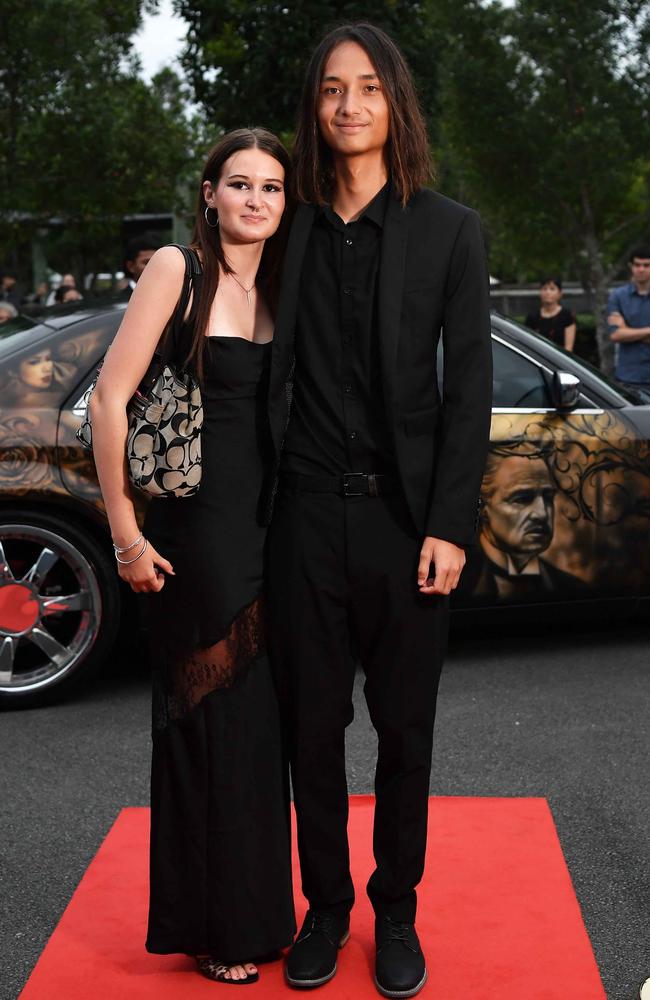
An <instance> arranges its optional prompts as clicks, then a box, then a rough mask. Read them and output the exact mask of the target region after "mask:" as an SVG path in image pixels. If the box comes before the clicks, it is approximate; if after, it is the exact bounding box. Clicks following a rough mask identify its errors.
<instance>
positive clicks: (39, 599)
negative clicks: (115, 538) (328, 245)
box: [0, 523, 102, 695]
mask: <svg viewBox="0 0 650 1000" xmlns="http://www.w3.org/2000/svg"><path fill="white" fill-rule="evenodd" d="M101 619H102V595H101V589H100V586H99V582H98V579H97V573H96V570H95V569H94V568H93V566H92V565H91V563H90V562H89V561H88V559H87V558H86V556H85V555H84V553H83V552H82V551H80V547H79V546H78V545H75V544H73V543H72V542H71V541H70V540H69V539H68V538H66V537H65V536H64V533H63V531H62V532H61V534H59V533H57V532H56V531H55V530H52V529H49V528H46V527H44V526H39V525H38V524H33V525H26V524H24V523H23V524H15V523H14V524H6V525H2V527H1V528H0V694H2V695H9V694H15V695H21V694H27V693H28V692H31V691H39V690H42V689H44V688H46V687H50V686H52V685H55V684H58V683H59V682H60V681H62V680H63V679H64V678H66V677H68V676H69V675H70V674H72V673H73V672H74V671H75V670H76V669H78V668H79V667H80V665H81V664H82V663H83V662H84V660H85V659H86V658H87V656H88V653H89V652H90V650H91V649H92V647H93V645H94V643H95V640H96V638H97V635H98V632H99V629H100V625H101Z"/></svg>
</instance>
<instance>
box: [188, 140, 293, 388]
mask: <svg viewBox="0 0 650 1000" xmlns="http://www.w3.org/2000/svg"><path fill="white" fill-rule="evenodd" d="M242 149H261V150H263V151H264V152H265V153H268V154H269V155H270V156H272V157H273V158H274V159H275V160H277V161H278V163H281V164H282V166H283V167H284V173H285V191H286V190H287V188H288V187H289V182H290V180H291V159H290V157H289V154H288V152H287V150H286V149H285V148H284V146H283V145H282V143H281V142H280V140H279V139H278V137H277V136H275V135H273V133H272V132H268V131H267V130H266V129H264V128H238V129H234V130H233V131H232V132H227V133H226V135H224V136H222V138H221V139H219V142H218V143H217V144H216V145H215V146H213V147H212V149H211V150H210V152H209V153H208V158H207V160H206V163H205V166H204V168H203V173H202V175H201V181H200V183H199V191H198V199H197V206H196V218H195V220H194V233H193V236H192V246H193V247H194V248H195V249H196V250H198V251H199V253H200V256H201V259H202V261H203V280H202V284H201V295H200V298H199V302H198V307H197V312H196V322H195V325H194V335H193V339H192V347H191V350H190V353H189V356H188V359H187V360H188V362H189V364H190V366H191V367H192V368H193V369H194V370H195V371H196V374H197V376H198V378H199V379H202V378H203V356H204V349H205V346H206V345H205V335H206V332H207V329H208V323H209V320H210V310H211V309H212V302H213V300H214V296H215V293H216V291H217V286H218V284H219V268H221V269H222V270H223V271H224V272H225V273H226V274H231V273H232V271H233V268H232V267H231V266H230V264H229V263H228V261H227V260H226V255H225V253H224V250H223V247H222V245H221V234H220V230H219V229H218V228H211V227H210V226H209V225H208V223H207V221H206V218H205V196H204V194H203V185H204V184H205V182H206V181H209V182H210V183H211V184H216V183H217V182H218V180H219V178H220V176H221V170H222V168H223V165H224V163H225V162H226V160H228V159H229V158H230V157H231V156H232V155H233V153H238V152H239V151H240V150H242ZM286 218H287V212H286V210H285V213H284V215H283V217H282V221H281V223H280V226H279V227H278V230H277V231H276V232H275V233H274V234H273V236H271V237H269V239H268V240H267V241H266V243H265V244H264V250H263V253H262V259H261V261H260V266H259V270H258V272H257V278H256V283H257V284H260V285H261V286H262V287H263V289H264V294H265V297H266V299H267V302H268V304H269V307H270V309H271V312H273V313H274V312H275V306H276V304H277V294H278V286H279V278H280V266H281V263H282V251H283V248H284V243H285V240H286V229H287V226H286Z"/></svg>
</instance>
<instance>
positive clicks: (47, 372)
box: [18, 351, 54, 389]
mask: <svg viewBox="0 0 650 1000" xmlns="http://www.w3.org/2000/svg"><path fill="white" fill-rule="evenodd" d="M18 375H19V378H20V380H21V382H23V383H24V384H25V385H28V386H29V387H30V389H49V387H50V385H51V384H52V378H53V375H54V363H53V361H52V353H51V351H39V353H38V354H32V355H31V356H30V357H29V358H26V359H25V360H24V361H21V362H20V364H19V366H18Z"/></svg>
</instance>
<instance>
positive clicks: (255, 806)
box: [91, 129, 295, 984]
mask: <svg viewBox="0 0 650 1000" xmlns="http://www.w3.org/2000/svg"><path fill="white" fill-rule="evenodd" d="M288 170H289V159H288V156H287V154H286V152H285V150H284V148H283V147H282V145H281V143H280V141H279V140H278V139H276V138H275V137H274V136H273V135H271V134H270V133H268V132H266V131H264V130H262V129H250V130H249V129H240V130H237V131H235V132H231V133H229V134H228V135H226V136H224V138H223V139H221V141H220V142H219V143H218V144H217V145H216V146H215V147H214V149H213V150H212V151H211V153H210V155H209V157H208V161H207V163H206V165H205V169H204V172H203V177H202V180H201V185H200V191H199V204H198V210H197V216H196V225H195V233H194V241H193V244H192V246H193V249H194V250H195V251H196V253H197V254H198V257H199V260H200V262H201V264H202V275H201V278H200V281H198V283H197V282H195V284H194V291H193V295H192V298H191V300H190V305H189V307H188V312H187V314H186V325H188V326H189V327H190V328H191V330H192V337H191V341H190V344H191V346H190V350H189V365H190V366H191V367H192V368H193V369H194V370H195V371H196V373H197V376H198V377H199V379H200V382H201V391H202V400H203V407H204V422H203V428H202V431H201V443H202V462H203V467H202V480H201V485H200V488H199V491H198V492H197V493H196V494H195V495H194V496H192V497H186V498H182V499H176V498H172V499H167V498H165V499H162V498H161V499H154V500H152V501H151V503H150V504H149V507H148V510H147V515H146V519H145V524H144V529H143V538H142V539H140V532H139V528H138V525H137V523H136V519H135V514H134V509H133V502H132V499H131V496H130V491H129V486H128V482H127V477H126V472H125V460H124V451H125V439H126V430H127V417H126V406H127V403H128V401H129V399H130V398H131V396H132V394H133V392H134V391H135V389H136V387H137V386H138V384H139V382H140V381H141V379H142V377H143V375H144V373H145V371H146V369H147V367H148V365H149V363H150V361H151V358H152V355H153V353H154V350H155V348H156V345H157V344H158V341H159V338H160V336H161V334H162V333H163V330H164V329H165V327H166V325H167V323H168V321H169V319H170V316H171V315H172V314H173V312H174V309H175V306H176V304H177V301H178V299H179V295H180V292H181V287H182V282H183V275H184V260H183V256H182V253H181V251H180V250H179V249H178V248H175V247H163V248H162V249H160V250H158V251H157V252H156V253H155V255H154V256H153V258H152V259H151V261H150V262H149V264H148V265H147V267H146V269H145V271H144V272H143V274H142V276H141V277H140V280H139V281H138V283H137V286H136V288H135V289H134V291H133V296H132V298H131V300H130V303H129V306H128V309H127V312H126V315H125V317H124V320H123V322H122V325H121V327H120V329H119V332H118V334H117V337H116V339H115V342H114V343H113V345H112V347H111V350H110V352H109V354H108V355H107V357H106V361H105V364H104V367H103V369H102V373H101V377H100V379H99V381H98V383H97V387H96V390H95V392H94V394H93V398H92V401H91V417H92V423H93V440H94V452H95V459H96V464H97V470H98V474H99V479H100V483H101V487H102V493H103V497H104V501H105V504H106V509H107V512H108V517H109V521H110V526H111V532H112V535H113V541H114V544H115V545H116V546H117V547H118V549H119V550H121V553H120V552H119V551H118V552H117V555H118V557H119V561H118V571H119V573H120V576H121V577H122V579H123V580H125V581H126V582H127V583H129V584H130V585H131V587H132V588H133V590H135V591H138V592H144V593H147V594H148V595H149V596H148V598H147V600H148V605H149V629H150V633H151V639H152V648H153V669H154V701H153V761H152V784H151V895H150V908H149V929H148V936H147V949H148V950H149V951H151V952H155V953H157V954H167V953H170V952H184V953H186V954H191V955H195V956H196V957H197V961H198V966H199V969H200V971H201V972H203V973H204V974H205V975H207V976H208V977H209V978H211V979H216V980H217V981H220V982H224V983H231V984H243V983H251V982H254V981H255V980H256V979H257V978H258V973H257V969H256V966H255V963H254V960H255V959H259V958H260V957H262V956H266V955H268V954H269V953H273V952H275V951H277V949H279V948H282V947H284V946H286V945H288V944H290V943H291V941H292V937H293V932H294V929H295V927H294V915H293V900H292V890H291V877H290V837H289V818H288V789H287V779H286V773H285V769H284V766H283V757H282V748H281V734H280V725H279V719H278V710H277V704H276V700H275V695H274V689H273V685H272V682H271V676H270V671H269V664H268V660H267V656H266V651H265V634H264V624H263V617H262V614H263V613H262V605H261V590H262V554H263V547H264V541H265V529H264V527H262V526H261V524H260V523H259V517H258V506H259V503H260V496H261V492H262V486H263V482H264V477H265V473H266V459H267V436H266V432H265V426H266V425H265V420H264V415H265V405H266V393H267V377H268V369H269V363H270V349H271V341H272V338H273V318H272V306H273V302H272V287H273V278H274V275H275V273H276V270H277V253H276V250H277V246H278V233H277V231H278V228H279V227H280V224H281V221H282V217H283V212H284V209H285V194H284V190H285V184H286V182H287V173H288ZM274 235H275V239H271V238H272V237H274ZM267 241H268V242H267ZM145 541H146V546H145Z"/></svg>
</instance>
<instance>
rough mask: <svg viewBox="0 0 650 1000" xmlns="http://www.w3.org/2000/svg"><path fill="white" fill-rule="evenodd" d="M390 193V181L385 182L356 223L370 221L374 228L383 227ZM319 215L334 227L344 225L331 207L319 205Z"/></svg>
mask: <svg viewBox="0 0 650 1000" xmlns="http://www.w3.org/2000/svg"><path fill="white" fill-rule="evenodd" d="M389 191H390V181H386V183H385V184H384V186H383V188H381V189H380V190H379V191H378V192H377V194H376V195H375V197H374V198H373V199H372V201H371V202H370V204H369V205H367V206H366V208H365V209H364V211H363V212H362V214H361V215H360V216H359V218H358V219H356V220H355V221H356V222H361V220H362V219H370V221H371V222H374V224H375V225H376V226H378V227H379V228H380V229H383V227H384V215H385V213H386V203H387V202H388V193H389ZM320 211H321V215H323V216H324V217H325V218H326V219H327V220H328V221H329V222H331V223H333V224H334V225H335V226H337V227H339V226H344V225H345V223H344V222H343V220H342V219H341V217H340V216H338V215H337V214H336V212H335V211H334V210H333V208H332V207H331V205H321V208H320Z"/></svg>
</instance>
